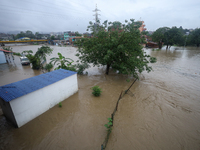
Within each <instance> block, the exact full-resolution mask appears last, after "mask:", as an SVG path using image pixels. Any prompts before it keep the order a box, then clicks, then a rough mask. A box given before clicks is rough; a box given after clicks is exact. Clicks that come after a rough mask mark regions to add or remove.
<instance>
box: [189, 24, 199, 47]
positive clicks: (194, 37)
mask: <svg viewBox="0 0 200 150" xmlns="http://www.w3.org/2000/svg"><path fill="white" fill-rule="evenodd" d="M190 42H191V44H192V45H196V46H197V47H199V46H200V28H197V29H195V30H194V31H192V32H191V35H190Z"/></svg>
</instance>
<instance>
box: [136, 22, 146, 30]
mask: <svg viewBox="0 0 200 150" xmlns="http://www.w3.org/2000/svg"><path fill="white" fill-rule="evenodd" d="M138 22H141V23H142V25H141V26H140V27H139V30H140V32H142V31H146V30H147V29H146V28H144V27H145V25H144V21H138Z"/></svg>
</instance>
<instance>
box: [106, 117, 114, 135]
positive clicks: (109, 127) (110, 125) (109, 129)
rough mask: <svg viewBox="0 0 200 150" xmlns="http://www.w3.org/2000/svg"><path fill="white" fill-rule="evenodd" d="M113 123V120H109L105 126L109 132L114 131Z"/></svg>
mask: <svg viewBox="0 0 200 150" xmlns="http://www.w3.org/2000/svg"><path fill="white" fill-rule="evenodd" d="M112 121H113V120H112V119H111V118H108V123H107V124H105V125H104V126H105V127H106V128H107V129H108V132H111V131H112V125H113V123H112Z"/></svg>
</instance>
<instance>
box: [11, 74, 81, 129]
mask: <svg viewBox="0 0 200 150" xmlns="http://www.w3.org/2000/svg"><path fill="white" fill-rule="evenodd" d="M77 91H78V83H77V74H74V75H71V76H69V77H67V78H65V79H62V80H60V81H58V82H56V83H54V84H51V85H48V86H46V87H44V88H41V89H39V90H36V91H34V92H32V93H29V94H27V95H24V96H22V97H19V98H16V99H14V100H12V101H10V106H11V108H12V112H13V114H14V116H15V120H16V123H17V126H18V127H21V126H22V125H24V124H26V123H27V122H29V121H31V120H32V119H34V118H36V117H37V116H39V115H40V114H42V113H44V112H45V111H47V110H48V109H50V108H52V107H53V106H55V105H58V103H59V102H61V101H63V100H65V99H66V98H68V97H70V96H71V95H73V94H74V93H76V92H77Z"/></svg>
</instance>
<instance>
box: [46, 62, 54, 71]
mask: <svg viewBox="0 0 200 150" xmlns="http://www.w3.org/2000/svg"><path fill="white" fill-rule="evenodd" d="M52 68H53V65H52V64H51V63H48V64H46V65H45V67H44V69H46V70H47V71H48V72H50V71H51V69H52Z"/></svg>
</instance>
